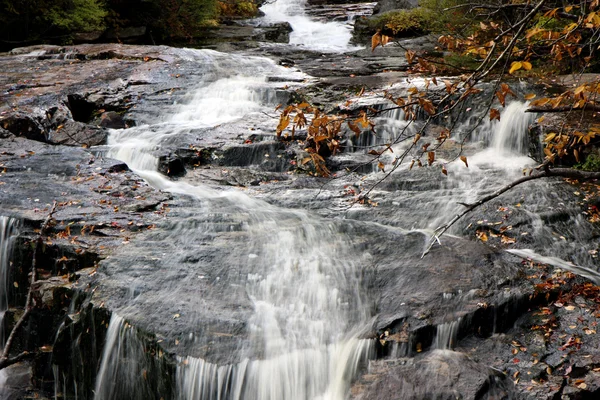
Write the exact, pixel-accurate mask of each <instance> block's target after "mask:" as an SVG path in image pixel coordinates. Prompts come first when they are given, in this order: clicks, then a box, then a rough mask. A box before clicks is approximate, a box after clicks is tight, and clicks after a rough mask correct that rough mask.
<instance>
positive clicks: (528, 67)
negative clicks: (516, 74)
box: [521, 61, 532, 71]
mask: <svg viewBox="0 0 600 400" xmlns="http://www.w3.org/2000/svg"><path fill="white" fill-rule="evenodd" d="M521 64H522V65H523V69H524V70H526V71H529V70H531V68H532V65H531V63H530V62H529V61H523V62H521Z"/></svg>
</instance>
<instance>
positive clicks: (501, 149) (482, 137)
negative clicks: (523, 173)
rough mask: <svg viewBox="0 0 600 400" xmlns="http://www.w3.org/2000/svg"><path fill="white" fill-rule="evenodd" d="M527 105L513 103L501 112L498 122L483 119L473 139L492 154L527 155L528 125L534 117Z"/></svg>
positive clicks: (518, 102)
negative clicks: (491, 151)
mask: <svg viewBox="0 0 600 400" xmlns="http://www.w3.org/2000/svg"><path fill="white" fill-rule="evenodd" d="M528 108H529V104H528V103H523V102H520V101H513V102H511V103H510V104H508V105H507V106H506V107H505V108H504V109H502V110H501V116H500V121H497V120H494V121H489V118H485V120H484V121H483V122H482V124H481V126H480V127H479V128H478V129H477V130H476V131H475V132H474V134H473V138H474V139H475V140H479V141H482V142H483V143H484V144H485V145H486V146H488V147H489V148H490V149H492V150H493V152H494V153H496V154H498V155H500V156H502V155H511V154H512V155H527V153H528V149H529V147H528V144H529V125H531V124H532V123H533V122H534V120H535V118H536V115H535V113H528V112H526V110H527V109H528Z"/></svg>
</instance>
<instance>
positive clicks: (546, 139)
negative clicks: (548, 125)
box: [544, 132, 556, 142]
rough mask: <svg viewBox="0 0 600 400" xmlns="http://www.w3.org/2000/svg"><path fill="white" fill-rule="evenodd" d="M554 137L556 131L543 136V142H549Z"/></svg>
mask: <svg viewBox="0 0 600 400" xmlns="http://www.w3.org/2000/svg"><path fill="white" fill-rule="evenodd" d="M555 137H556V133H554V132H553V133H549V134H547V135H546V137H545V138H544V142H550V141H551V140H552V139H554V138H555Z"/></svg>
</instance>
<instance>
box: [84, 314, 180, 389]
mask: <svg viewBox="0 0 600 400" xmlns="http://www.w3.org/2000/svg"><path fill="white" fill-rule="evenodd" d="M141 335H142V334H141V332H139V331H137V330H136V329H135V328H134V327H133V326H131V325H130V324H129V323H128V322H127V321H125V320H124V319H123V318H122V317H120V316H119V315H117V314H116V313H113V314H112V317H111V319H110V324H109V326H108V333H107V335H106V343H105V345H104V351H103V353H102V362H101V364H100V369H99V371H98V375H97V376H96V386H95V390H94V393H95V396H94V399H95V400H113V399H131V400H147V399H154V398H156V399H158V398H169V394H170V392H171V389H172V388H171V382H170V375H171V373H170V371H169V370H168V369H167V368H168V367H166V365H167V364H166V362H164V357H163V355H162V354H161V351H160V350H158V354H156V351H157V349H156V347H155V346H151V345H150V343H149V342H148V341H145V340H143V339H142V338H141Z"/></svg>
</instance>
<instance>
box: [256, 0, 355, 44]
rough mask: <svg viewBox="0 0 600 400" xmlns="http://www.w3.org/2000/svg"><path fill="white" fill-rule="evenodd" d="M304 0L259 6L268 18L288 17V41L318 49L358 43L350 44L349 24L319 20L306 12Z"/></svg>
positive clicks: (270, 19) (350, 31)
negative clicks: (290, 28) (310, 16)
mask: <svg viewBox="0 0 600 400" xmlns="http://www.w3.org/2000/svg"><path fill="white" fill-rule="evenodd" d="M306 2H307V0H277V1H271V2H267V4H265V5H264V6H263V7H262V8H261V10H262V11H263V12H264V13H265V17H264V18H265V20H266V21H269V22H282V21H287V22H289V23H290V25H291V26H292V29H293V31H292V32H291V34H290V44H291V45H295V46H298V47H300V48H303V49H307V50H316V51H321V52H326V53H329V52H336V53H339V52H346V51H351V50H357V49H359V48H360V47H356V46H352V45H350V44H349V43H350V39H351V38H352V26H351V25H350V24H344V23H341V22H337V21H329V22H319V21H314V20H312V19H310V18H309V17H308V16H307V15H306V11H305V9H306Z"/></svg>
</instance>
